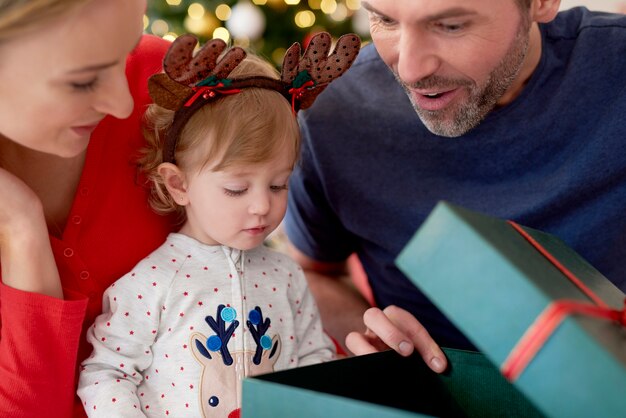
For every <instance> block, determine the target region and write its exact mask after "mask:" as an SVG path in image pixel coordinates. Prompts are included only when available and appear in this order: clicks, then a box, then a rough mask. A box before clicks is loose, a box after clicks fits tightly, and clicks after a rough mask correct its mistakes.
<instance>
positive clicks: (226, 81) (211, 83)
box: [196, 75, 232, 87]
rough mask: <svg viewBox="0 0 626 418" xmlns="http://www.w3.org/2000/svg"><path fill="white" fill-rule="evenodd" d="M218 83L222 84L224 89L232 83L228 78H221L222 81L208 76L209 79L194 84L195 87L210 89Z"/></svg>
mask: <svg viewBox="0 0 626 418" xmlns="http://www.w3.org/2000/svg"><path fill="white" fill-rule="evenodd" d="M220 83H222V85H223V86H224V87H228V86H230V84H231V83H232V80H230V79H228V78H223V79H221V80H220V79H218V78H217V76H215V75H212V76H209V77H207V78H205V79H204V80H202V81H200V82H198V83H197V84H196V87H204V86H208V87H211V86H217V85H218V84H220Z"/></svg>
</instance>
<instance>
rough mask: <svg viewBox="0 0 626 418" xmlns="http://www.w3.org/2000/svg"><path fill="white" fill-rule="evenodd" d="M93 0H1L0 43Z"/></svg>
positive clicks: (43, 25)
mask: <svg viewBox="0 0 626 418" xmlns="http://www.w3.org/2000/svg"><path fill="white" fill-rule="evenodd" d="M90 1H93V0H0V43H2V42H4V41H6V40H8V39H12V38H14V37H16V36H18V35H21V34H24V33H28V32H30V31H34V30H43V29H44V28H45V24H46V23H47V22H49V21H51V20H54V19H56V18H58V17H60V16H63V15H65V14H66V13H69V12H70V11H72V10H74V9H75V8H76V7H78V6H80V5H82V4H84V3H88V2H90Z"/></svg>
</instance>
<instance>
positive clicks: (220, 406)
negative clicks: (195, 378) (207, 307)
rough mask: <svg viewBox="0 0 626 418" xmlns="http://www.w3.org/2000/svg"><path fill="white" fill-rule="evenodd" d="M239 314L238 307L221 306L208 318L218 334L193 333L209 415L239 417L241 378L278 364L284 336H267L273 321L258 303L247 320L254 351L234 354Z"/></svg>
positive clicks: (204, 408)
mask: <svg viewBox="0 0 626 418" xmlns="http://www.w3.org/2000/svg"><path fill="white" fill-rule="evenodd" d="M236 316H237V312H236V311H235V309H234V308H232V307H225V306H224V305H219V306H218V307H217V315H216V316H215V318H213V317H212V316H207V317H205V321H206V323H207V324H208V325H209V327H211V329H212V330H213V331H214V332H215V335H211V336H210V337H208V338H207V337H206V336H204V335H203V334H201V333H199V332H194V333H193V334H192V335H191V349H192V352H193V355H194V357H195V358H196V360H197V361H198V362H199V363H200V365H201V366H202V374H201V377H200V404H201V408H202V413H203V416H204V417H205V418H209V417H211V418H212V417H219V418H238V417H239V414H240V409H239V404H240V403H241V380H242V379H243V378H244V377H245V376H254V375H257V374H262V373H269V372H272V371H274V364H275V363H276V361H277V360H278V357H279V355H280V348H281V342H280V337H279V336H278V335H275V336H274V337H273V338H270V337H269V336H268V335H266V333H267V330H268V328H269V326H270V323H271V321H270V319H269V318H265V319H263V313H262V311H261V308H259V307H258V306H257V307H255V308H254V309H253V310H251V311H250V312H249V313H248V319H247V321H246V326H247V327H248V329H249V331H250V334H251V335H252V338H253V340H254V343H255V349H254V351H252V350H244V351H235V352H233V353H231V352H230V350H229V348H228V342H229V341H230V338H231V337H232V336H233V334H234V332H235V330H236V329H237V327H238V326H239V321H238V320H237V319H235V318H236ZM227 324H228V325H227Z"/></svg>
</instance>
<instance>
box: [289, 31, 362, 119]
mask: <svg viewBox="0 0 626 418" xmlns="http://www.w3.org/2000/svg"><path fill="white" fill-rule="evenodd" d="M331 45H332V40H331V37H330V35H329V34H328V33H327V32H320V33H317V34H315V35H314V36H313V37H312V38H311V41H310V42H309V45H308V46H307V48H306V50H305V51H304V55H303V56H302V58H300V44H299V43H297V42H296V43H294V44H293V45H292V46H291V47H290V48H289V49H288V50H287V52H286V53H285V57H284V59H283V66H282V77H281V78H282V81H283V83H285V84H287V85H290V86H291V89H290V93H291V94H292V96H293V99H292V100H295V99H297V100H298V102H299V107H298V109H306V108H308V107H310V106H311V105H312V104H313V102H314V101H315V98H316V97H317V96H318V95H319V94H320V93H321V92H322V91H323V90H324V89H325V88H326V87H327V86H328V84H329V83H330V82H331V81H333V80H334V79H336V78H338V77H340V76H341V75H342V74H343V73H345V72H346V71H347V70H348V68H350V66H351V65H352V63H353V62H354V60H355V58H356V56H357V55H358V54H359V51H360V49H361V39H360V38H359V37H358V36H357V35H354V34H347V35H343V36H341V37H340V38H339V39H338V40H337V45H336V46H335V49H334V50H333V52H332V53H330V54H329V51H330V48H331Z"/></svg>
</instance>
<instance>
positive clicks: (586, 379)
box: [396, 202, 626, 418]
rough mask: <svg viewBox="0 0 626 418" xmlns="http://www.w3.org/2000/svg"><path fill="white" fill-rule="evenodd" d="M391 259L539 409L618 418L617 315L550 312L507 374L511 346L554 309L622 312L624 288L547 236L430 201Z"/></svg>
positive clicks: (622, 343)
mask: <svg viewBox="0 0 626 418" xmlns="http://www.w3.org/2000/svg"><path fill="white" fill-rule="evenodd" d="M518 229H519V230H518ZM396 264H397V265H398V267H399V268H400V270H402V271H403V272H404V273H405V274H406V275H407V276H408V277H409V278H410V279H411V280H412V281H413V282H414V284H415V285H416V286H417V287H418V288H419V289H420V290H421V291H422V292H424V294H425V295H426V296H427V297H429V298H430V300H431V301H432V302H433V303H435V304H436V305H437V306H438V307H439V309H440V310H441V311H442V312H443V313H444V314H445V315H446V316H447V317H448V318H449V319H450V320H451V321H452V322H453V323H454V324H455V325H456V326H457V327H458V328H459V329H460V330H461V331H462V332H463V333H464V334H465V335H466V336H467V337H468V338H469V339H470V340H471V341H472V342H473V343H474V344H475V345H476V347H478V349H479V350H480V351H481V352H482V353H484V354H485V355H486V357H487V358H489V359H490V361H491V362H492V363H493V364H494V365H496V366H498V367H499V368H501V371H502V372H503V373H504V374H505V375H507V376H510V378H511V380H512V382H513V384H514V385H515V386H516V387H517V388H518V389H519V390H520V391H521V392H522V393H523V394H524V395H526V397H527V398H528V399H529V400H531V401H532V402H533V403H534V404H535V405H536V406H537V407H538V408H539V409H540V410H541V411H542V412H543V413H544V414H546V415H547V416H550V417H568V418H569V417H585V418H588V417H594V418H595V417H611V418H614V417H623V416H626V329H625V328H624V327H623V326H622V325H620V323H619V322H618V321H617V320H611V319H605V318H597V317H593V316H589V315H586V314H579V313H575V312H574V313H572V314H568V315H565V316H563V318H564V319H563V320H562V322H560V321H559V320H558V319H557V320H555V318H558V316H553V317H552V320H554V321H553V324H554V325H555V327H554V330H553V331H551V332H549V333H548V334H547V339H546V340H545V342H543V343H542V344H539V346H538V351H537V352H536V354H535V355H534V357H531V358H530V359H529V362H528V364H527V365H526V367H525V368H523V369H521V370H518V372H517V373H518V374H513V375H509V372H510V369H509V368H508V366H509V365H510V364H511V362H510V360H511V358H510V355H511V353H512V352H513V350H514V348H516V347H519V345H518V342H519V341H520V340H521V339H522V337H523V336H525V335H526V336H527V335H528V334H529V333H531V332H533V331H535V330H536V329H537V328H540V326H539V325H537V322H536V321H538V318H544V316H545V315H546V312H555V311H554V310H553V308H554V307H557V306H565V307H567V306H568V304H571V305H573V306H583V307H591V308H589V309H591V310H593V311H598V310H600V311H602V312H604V313H606V314H607V316H610V317H612V318H614V319H616V318H618V317H619V316H620V315H621V314H623V312H620V311H619V310H618V309H619V308H622V307H623V305H624V294H623V293H622V292H621V291H620V290H619V289H618V288H617V287H615V286H614V285H613V284H612V283H611V282H609V280H608V279H606V278H605V277H604V276H602V274H600V273H599V272H598V271H597V270H595V269H594V268H593V267H592V266H591V265H590V264H589V263H587V262H586V261H585V260H584V259H582V258H581V257H580V256H579V255H578V254H577V253H576V252H575V251H573V250H572V249H571V248H569V247H568V246H567V245H565V244H564V243H563V242H562V241H561V240H559V239H558V238H557V237H555V236H553V235H550V234H547V233H544V232H541V231H538V230H534V229H531V228H527V227H521V226H519V225H514V224H512V223H510V222H508V221H505V220H502V219H497V218H493V217H489V216H486V215H483V214H480V213H477V212H473V211H470V210H467V209H464V208H461V207H458V206H454V205H452V204H449V203H446V202H440V203H439V204H438V205H437V206H436V207H435V209H434V210H433V212H432V213H431V214H430V215H429V217H428V218H427V219H426V221H425V222H424V223H423V224H422V226H421V227H420V228H419V230H418V231H417V232H416V234H415V236H414V237H413V238H412V239H411V240H410V241H409V243H408V244H407V245H406V247H405V248H404V249H403V251H402V252H401V253H400V255H399V256H398V258H397V260H396ZM625 268H626V264H625ZM576 281H579V282H580V286H579V285H577V284H576V283H575V282H576ZM563 301H566V302H563ZM598 301H599V302H598ZM598 303H600V304H606V305H607V306H608V307H609V308H602V309H598V305H597V304H598ZM559 309H560V308H559ZM557 311H558V310H557ZM548 317H550V315H548ZM549 323H550V321H549V320H548V322H541V324H542V325H541V326H546V324H549ZM535 335H539V334H535ZM526 341H528V340H526Z"/></svg>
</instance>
